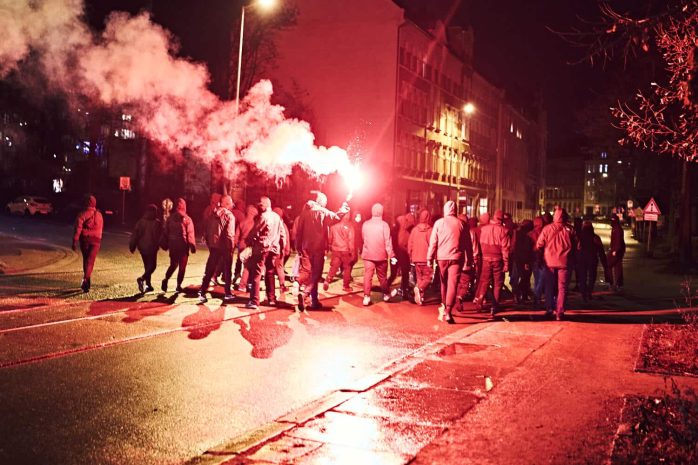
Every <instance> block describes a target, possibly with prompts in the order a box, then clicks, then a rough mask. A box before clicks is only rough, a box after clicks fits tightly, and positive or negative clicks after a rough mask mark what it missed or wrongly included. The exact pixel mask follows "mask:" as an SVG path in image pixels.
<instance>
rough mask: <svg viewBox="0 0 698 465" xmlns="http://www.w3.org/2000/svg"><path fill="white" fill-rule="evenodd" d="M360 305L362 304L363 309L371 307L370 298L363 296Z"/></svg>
mask: <svg viewBox="0 0 698 465" xmlns="http://www.w3.org/2000/svg"><path fill="white" fill-rule="evenodd" d="M362 303H363V304H364V307H368V306H369V305H371V297H370V296H367V295H365V296H364V300H363V302H362Z"/></svg>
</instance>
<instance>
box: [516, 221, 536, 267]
mask: <svg viewBox="0 0 698 465" xmlns="http://www.w3.org/2000/svg"><path fill="white" fill-rule="evenodd" d="M532 230H533V222H532V221H531V220H524V221H522V222H521V227H519V229H517V230H515V231H514V261H515V262H516V263H520V264H525V265H531V264H533V261H534V260H535V252H534V248H535V246H536V243H535V242H534V241H533V239H532V238H531V236H529V233H530V232H531V231H532Z"/></svg>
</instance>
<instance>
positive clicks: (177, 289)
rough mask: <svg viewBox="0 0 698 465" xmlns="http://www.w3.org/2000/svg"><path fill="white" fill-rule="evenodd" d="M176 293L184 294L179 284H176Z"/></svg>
mask: <svg viewBox="0 0 698 465" xmlns="http://www.w3.org/2000/svg"><path fill="white" fill-rule="evenodd" d="M175 290H176V291H177V292H184V289H182V285H181V284H177V288H176V289H175Z"/></svg>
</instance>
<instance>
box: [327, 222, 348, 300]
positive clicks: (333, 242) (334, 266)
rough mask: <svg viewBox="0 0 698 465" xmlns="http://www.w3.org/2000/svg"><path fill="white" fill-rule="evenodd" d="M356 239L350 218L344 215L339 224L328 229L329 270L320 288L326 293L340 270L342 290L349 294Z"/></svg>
mask: <svg viewBox="0 0 698 465" xmlns="http://www.w3.org/2000/svg"><path fill="white" fill-rule="evenodd" d="M355 247H356V239H355V238H354V226H353V225H352V224H351V216H350V215H344V216H343V217H342V219H341V220H339V223H337V224H335V225H333V226H332V227H331V228H330V251H331V252H332V259H331V260H330V270H329V272H328V273H327V278H326V279H325V282H324V283H323V285H322V287H323V289H324V290H325V291H327V290H328V289H329V287H330V283H331V282H332V278H334V276H335V274H336V273H337V270H339V268H340V267H341V268H342V279H343V285H344V287H343V290H344V291H345V292H351V290H352V289H351V270H352V267H353V265H352V262H353V261H354V258H355V257H356V248H355Z"/></svg>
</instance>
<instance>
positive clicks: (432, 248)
mask: <svg viewBox="0 0 698 465" xmlns="http://www.w3.org/2000/svg"><path fill="white" fill-rule="evenodd" d="M464 252H465V253H464ZM434 257H436V259H437V260H462V259H465V265H466V266H472V265H473V264H474V263H473V244H472V241H471V239H470V232H469V230H468V225H467V224H466V223H465V222H463V221H462V220H459V219H458V218H456V204H455V202H453V201H452V200H449V201H448V202H446V204H445V205H444V216H443V218H440V219H438V220H436V223H434V228H433V229H432V231H431V237H430V238H429V249H428V250H427V259H428V260H433V259H434Z"/></svg>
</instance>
